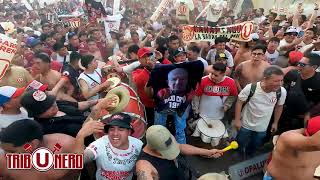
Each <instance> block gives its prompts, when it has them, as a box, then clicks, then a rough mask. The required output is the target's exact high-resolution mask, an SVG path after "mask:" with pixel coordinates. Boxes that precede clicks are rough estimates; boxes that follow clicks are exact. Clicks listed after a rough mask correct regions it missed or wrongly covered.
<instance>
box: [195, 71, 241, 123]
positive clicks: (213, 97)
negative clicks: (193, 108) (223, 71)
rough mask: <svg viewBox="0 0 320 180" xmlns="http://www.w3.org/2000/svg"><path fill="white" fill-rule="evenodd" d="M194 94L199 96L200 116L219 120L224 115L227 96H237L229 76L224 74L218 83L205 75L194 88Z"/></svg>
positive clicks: (234, 84) (235, 88)
mask: <svg viewBox="0 0 320 180" xmlns="http://www.w3.org/2000/svg"><path fill="white" fill-rule="evenodd" d="M196 96H198V97H200V105H199V106H198V107H199V113H200V116H201V117H205V118H210V119H216V120H220V119H222V118H223V116H224V111H223V106H224V102H225V101H226V99H227V97H228V96H238V90H237V86H236V83H235V81H234V80H233V79H232V78H230V77H227V76H225V77H224V78H223V80H222V81H221V82H220V83H214V82H213V81H212V80H211V79H210V78H209V76H205V77H203V78H202V80H201V83H200V84H199V86H198V87H197V89H196ZM195 104H198V103H195Z"/></svg>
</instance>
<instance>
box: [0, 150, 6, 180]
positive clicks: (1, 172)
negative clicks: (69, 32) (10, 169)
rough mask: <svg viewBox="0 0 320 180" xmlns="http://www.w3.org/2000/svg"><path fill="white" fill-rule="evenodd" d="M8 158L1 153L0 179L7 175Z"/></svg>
mask: <svg viewBox="0 0 320 180" xmlns="http://www.w3.org/2000/svg"><path fill="white" fill-rule="evenodd" d="M5 167H6V156H5V154H4V153H0V179H1V176H3V175H5V173H6V168H5Z"/></svg>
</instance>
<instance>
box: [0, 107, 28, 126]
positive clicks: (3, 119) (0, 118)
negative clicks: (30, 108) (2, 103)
mask: <svg viewBox="0 0 320 180" xmlns="http://www.w3.org/2000/svg"><path fill="white" fill-rule="evenodd" d="M20 111H21V113H20V114H16V115H12V114H0V131H1V129H3V128H6V127H8V126H9V125H10V124H12V123H14V122H16V121H18V120H22V119H30V118H29V117H28V112H27V111H26V110H25V109H24V108H20Z"/></svg>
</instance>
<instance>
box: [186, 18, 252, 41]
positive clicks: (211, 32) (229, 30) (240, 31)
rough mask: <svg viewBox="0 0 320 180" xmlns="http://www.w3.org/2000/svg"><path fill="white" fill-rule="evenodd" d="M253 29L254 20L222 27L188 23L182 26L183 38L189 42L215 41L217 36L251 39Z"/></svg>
mask: <svg viewBox="0 0 320 180" xmlns="http://www.w3.org/2000/svg"><path fill="white" fill-rule="evenodd" d="M252 31H253V22H252V21H247V22H243V23H239V24H234V25H230V26H222V27H209V26H207V27H205V26H195V25H186V26H183V27H182V40H183V41H184V42H186V43H187V42H200V41H214V40H215V39H216V38H217V37H226V38H228V39H231V38H237V39H240V40H243V41H249V38H250V35H251V33H252Z"/></svg>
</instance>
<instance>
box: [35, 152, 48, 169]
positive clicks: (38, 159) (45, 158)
mask: <svg viewBox="0 0 320 180" xmlns="http://www.w3.org/2000/svg"><path fill="white" fill-rule="evenodd" d="M42 156H43V154H42ZM40 159H41V154H40V153H36V161H37V166H38V167H40V168H44V167H47V166H48V164H49V153H46V152H45V153H44V158H42V159H44V163H41V162H40Z"/></svg>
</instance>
